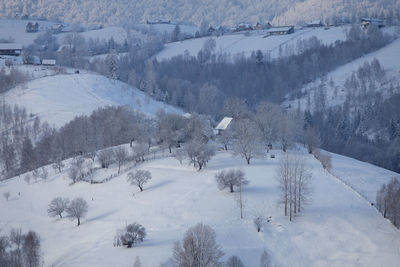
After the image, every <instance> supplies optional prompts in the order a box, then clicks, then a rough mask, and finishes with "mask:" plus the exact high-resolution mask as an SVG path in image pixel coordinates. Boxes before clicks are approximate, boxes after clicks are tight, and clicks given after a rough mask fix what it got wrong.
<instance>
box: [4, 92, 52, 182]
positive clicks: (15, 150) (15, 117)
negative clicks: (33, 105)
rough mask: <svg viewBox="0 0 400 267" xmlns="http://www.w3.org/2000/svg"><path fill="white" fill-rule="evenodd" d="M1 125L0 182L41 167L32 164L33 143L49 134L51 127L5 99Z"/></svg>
mask: <svg viewBox="0 0 400 267" xmlns="http://www.w3.org/2000/svg"><path fill="white" fill-rule="evenodd" d="M0 125H1V127H0V165H1V166H2V168H1V176H2V177H1V178H0V180H1V179H2V178H8V177H12V176H14V175H16V174H19V173H21V172H24V171H26V170H32V169H34V168H36V167H38V166H40V165H32V164H31V162H32V161H31V158H30V155H31V152H32V149H33V146H32V141H33V142H35V141H37V140H39V139H40V138H42V137H43V135H44V134H45V133H47V132H49V131H50V129H51V128H50V127H49V125H48V124H47V123H41V122H40V119H39V118H38V117H34V116H32V115H31V114H29V115H28V113H27V111H26V109H25V108H19V107H17V106H14V107H12V106H10V105H9V104H7V103H5V101H4V99H3V101H2V102H0Z"/></svg>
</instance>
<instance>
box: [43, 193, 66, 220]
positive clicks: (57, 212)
mask: <svg viewBox="0 0 400 267" xmlns="http://www.w3.org/2000/svg"><path fill="white" fill-rule="evenodd" d="M68 204H69V199H68V198H61V197H56V198H54V199H53V200H52V201H51V202H50V204H49V207H48V209H47V213H48V214H49V216H50V217H55V216H60V218H62V213H63V212H64V211H65V210H66V209H67V208H68Z"/></svg>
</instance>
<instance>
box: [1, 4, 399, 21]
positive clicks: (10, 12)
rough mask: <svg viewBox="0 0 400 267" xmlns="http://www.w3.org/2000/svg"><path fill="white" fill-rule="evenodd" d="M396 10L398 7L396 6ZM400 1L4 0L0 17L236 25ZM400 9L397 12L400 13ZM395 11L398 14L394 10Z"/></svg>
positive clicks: (371, 9)
mask: <svg viewBox="0 0 400 267" xmlns="http://www.w3.org/2000/svg"><path fill="white" fill-rule="evenodd" d="M396 10H397V11H396ZM398 10H400V3H399V1H397V0H379V1H375V0H332V1H323V0H280V1H275V0H263V1H254V0H253V1H250V0H234V1H232V0H221V1H212V0H204V1H195V0H182V1H179V2H178V1H174V0H164V1H161V0H135V1H127V0H115V1H110V0H87V1H79V0H59V1H54V0H41V1H38V0H13V1H9V0H0V16H2V17H14V16H16V15H19V16H22V15H30V16H38V17H45V18H48V19H60V20H63V21H66V22H79V23H85V24H98V23H102V24H113V25H115V24H124V23H128V22H135V23H138V22H144V21H146V20H147V19H171V20H174V21H185V22H192V23H195V24H197V25H199V24H200V23H201V22H203V21H204V22H207V23H212V24H214V25H218V24H225V25H230V24H235V23H238V22H245V21H248V22H256V21H261V22H265V21H274V22H276V23H280V24H288V23H298V22H302V21H308V20H311V19H324V20H328V21H329V20H330V19H331V18H342V17H346V18H354V19H357V18H358V17H361V16H366V15H371V16H372V15H375V16H383V17H389V16H397V17H399V11H398ZM396 12H397V13H396ZM393 13H396V14H393Z"/></svg>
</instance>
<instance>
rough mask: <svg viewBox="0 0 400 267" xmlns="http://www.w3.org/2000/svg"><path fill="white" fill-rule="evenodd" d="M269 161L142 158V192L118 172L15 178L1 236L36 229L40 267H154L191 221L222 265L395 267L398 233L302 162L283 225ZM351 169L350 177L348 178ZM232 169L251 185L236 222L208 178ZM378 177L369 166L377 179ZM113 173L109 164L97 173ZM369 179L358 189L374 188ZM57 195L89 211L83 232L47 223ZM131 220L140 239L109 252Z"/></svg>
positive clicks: (343, 165) (228, 200) (1, 186)
mask: <svg viewBox="0 0 400 267" xmlns="http://www.w3.org/2000/svg"><path fill="white" fill-rule="evenodd" d="M273 153H275V154H276V159H270V158H260V159H257V160H254V162H253V163H252V164H251V165H247V164H246V163H245V161H244V160H242V159H239V158H233V157H232V155H231V153H229V152H219V153H217V155H216V156H215V157H214V158H212V159H211V161H210V162H209V165H208V166H207V168H206V169H204V170H202V171H201V172H198V171H196V170H195V169H194V168H193V167H192V166H188V165H187V162H184V164H183V165H180V164H179V162H178V161H177V160H176V159H173V158H170V157H168V158H161V159H156V160H150V161H148V162H146V163H144V164H141V165H139V166H138V167H135V169H144V170H148V171H150V172H151V174H152V177H153V179H152V180H151V181H150V182H149V183H148V184H146V185H145V188H144V191H143V192H139V190H138V189H137V188H135V187H132V186H129V185H128V183H127V181H126V178H127V173H126V171H124V172H122V173H121V175H119V176H116V177H115V178H114V179H112V180H111V181H109V182H107V183H103V184H90V183H85V182H79V183H77V184H74V185H69V183H70V180H69V179H68V178H67V170H66V169H65V170H64V171H63V172H62V173H61V174H54V171H53V170H50V169H49V173H50V176H49V178H48V179H47V181H42V180H39V181H38V182H34V183H31V184H30V185H28V184H27V183H26V182H24V181H23V179H22V176H21V178H20V177H16V178H13V179H10V180H7V181H4V182H2V183H0V192H2V193H3V192H8V191H9V192H10V193H11V197H10V199H9V201H6V200H5V199H4V198H2V199H1V200H0V202H1V205H0V213H1V214H2V216H1V217H0V228H1V229H2V231H4V232H7V231H9V230H10V229H11V228H13V227H22V229H23V230H28V229H32V230H34V231H36V232H37V233H38V234H39V235H40V237H41V241H42V250H43V253H44V257H45V258H44V260H45V265H46V266H85V267H88V266H132V264H133V262H134V260H135V257H136V256H139V257H140V260H141V262H142V264H143V266H159V264H160V262H165V261H166V260H168V259H169V258H170V257H171V256H172V247H173V243H174V241H176V240H181V239H182V237H183V233H184V232H185V231H186V230H187V229H188V228H189V227H191V226H193V225H195V224H197V223H198V222H203V223H206V224H209V225H210V226H211V227H213V228H214V229H215V231H216V233H217V241H218V243H219V244H220V245H221V247H222V248H223V250H224V252H225V259H227V258H228V257H229V256H231V255H237V256H239V257H240V258H241V259H242V261H243V262H244V263H245V264H246V266H249V267H253V266H258V264H259V258H260V255H261V253H262V251H263V250H265V249H266V250H267V251H268V253H269V254H270V255H271V258H272V262H273V264H274V265H276V266H389V267H390V266H393V267H394V266H398V263H399V261H400V231H399V230H397V229H395V228H394V227H393V226H392V225H391V223H390V222H389V221H387V220H385V219H383V217H382V216H381V215H380V214H379V213H378V212H377V211H376V210H375V208H374V207H372V206H371V205H370V204H369V203H368V202H366V201H365V200H364V199H362V198H361V197H359V196H358V195H357V194H356V193H355V192H354V191H353V190H351V189H350V188H349V187H347V186H345V185H344V184H343V183H342V182H340V181H339V180H338V179H337V178H335V177H333V176H332V175H330V174H328V173H327V172H326V171H325V170H324V169H322V167H321V165H320V163H319V162H318V161H316V160H315V159H314V158H313V157H312V156H310V155H308V154H307V155H305V157H307V160H308V163H309V164H310V165H311V167H312V172H313V195H312V201H311V203H310V205H308V206H307V207H306V209H305V212H304V213H302V215H301V216H299V217H296V218H295V221H294V222H289V220H288V218H287V217H284V216H283V209H282V208H280V207H278V206H277V200H278V195H279V191H278V183H277V181H276V180H275V178H274V176H275V169H276V167H277V166H278V162H279V159H280V158H281V157H282V153H281V152H280V151H273ZM291 153H300V152H291ZM338 160H339V159H337V158H336V157H335V159H334V161H333V166H334V169H335V171H337V174H338V175H341V173H343V172H346V175H350V176H351V175H353V174H355V175H357V174H356V172H357V170H358V169H359V168H363V167H364V165H363V164H362V163H359V162H357V161H353V160H351V159H347V158H344V157H342V158H340V162H339V161H338ZM335 164H336V166H335ZM67 165H68V164H67ZM350 165H351V166H352V167H353V169H352V171H346V169H347V170H348V166H350ZM231 168H239V169H242V170H243V171H245V173H246V178H247V179H249V180H250V184H249V185H248V186H247V187H245V189H244V191H243V197H244V200H245V202H244V203H245V207H244V219H243V220H241V219H240V213H239V209H238V207H237V203H236V201H235V200H234V199H235V198H234V194H231V193H228V191H219V190H218V189H217V185H216V182H215V178H214V175H215V174H216V173H217V172H218V171H221V170H223V169H231ZM376 169H377V168H375V167H374V166H371V165H370V166H369V167H368V170H369V171H371V172H379V170H376ZM116 171H117V167H116V166H112V168H110V169H108V170H107V171H104V170H103V169H100V170H97V171H96V173H95V175H96V176H101V175H104V174H105V173H116ZM373 179H375V177H374V176H371V180H365V181H364V182H371V183H372V184H374V183H377V181H374V180H373ZM364 182H363V183H364ZM354 183H355V184H357V182H356V180H354ZM18 193H20V196H19V195H18ZM57 196H61V197H69V198H73V197H83V198H84V199H85V200H86V201H87V202H88V204H89V212H88V215H87V217H86V218H85V219H83V220H82V225H81V226H79V227H77V226H76V222H72V221H69V220H67V219H53V218H49V217H48V215H47V206H48V204H49V203H50V201H51V200H52V199H53V198H54V197H57ZM259 214H261V215H263V216H266V217H270V218H271V219H270V221H269V222H265V224H264V225H263V229H262V232H261V233H257V231H256V229H255V227H254V225H253V218H254V216H255V215H259ZM133 222H138V223H140V224H142V225H143V226H145V227H146V229H147V237H146V239H145V241H144V242H143V243H141V244H139V245H138V246H137V247H134V248H131V249H127V248H122V247H113V238H114V234H115V232H116V230H117V229H120V228H122V227H124V226H125V225H127V224H129V223H133Z"/></svg>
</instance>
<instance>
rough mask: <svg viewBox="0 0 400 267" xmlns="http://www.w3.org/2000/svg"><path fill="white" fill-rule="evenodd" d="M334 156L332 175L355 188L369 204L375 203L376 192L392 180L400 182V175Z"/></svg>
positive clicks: (368, 164)
mask: <svg viewBox="0 0 400 267" xmlns="http://www.w3.org/2000/svg"><path fill="white" fill-rule="evenodd" d="M330 154H331V155H332V166H333V169H332V173H333V174H334V175H336V176H337V177H339V178H340V179H341V180H342V181H343V182H344V183H346V184H347V185H349V186H350V187H352V188H354V189H355V190H356V191H357V192H359V193H360V195H361V196H363V197H364V198H366V200H368V201H369V202H372V203H375V199H376V192H377V191H378V190H379V189H380V188H381V186H382V184H384V183H388V182H389V180H390V178H392V177H396V178H398V179H399V180H400V174H398V173H395V172H392V171H389V170H387V169H384V168H380V167H377V166H375V165H372V164H370V163H366V162H362V161H358V160H356V159H352V158H348V157H345V156H341V155H338V154H334V153H330Z"/></svg>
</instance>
